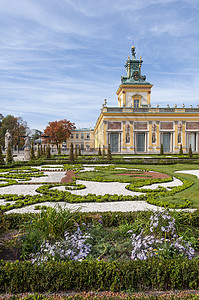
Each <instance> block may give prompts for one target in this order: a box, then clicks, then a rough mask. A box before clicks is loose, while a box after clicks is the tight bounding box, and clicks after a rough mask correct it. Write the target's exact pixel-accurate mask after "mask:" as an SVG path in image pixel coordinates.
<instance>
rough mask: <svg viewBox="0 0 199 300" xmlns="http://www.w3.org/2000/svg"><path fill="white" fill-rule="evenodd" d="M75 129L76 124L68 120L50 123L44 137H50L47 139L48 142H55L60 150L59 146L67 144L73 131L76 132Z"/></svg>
mask: <svg viewBox="0 0 199 300" xmlns="http://www.w3.org/2000/svg"><path fill="white" fill-rule="evenodd" d="M75 128H76V127H75V124H74V123H71V122H70V121H67V120H66V119H64V120H60V121H54V122H48V126H47V127H46V129H45V130H44V135H46V136H49V137H48V138H46V140H47V142H54V143H55V144H56V146H57V149H58V145H59V144H60V143H63V142H65V141H66V140H67V139H68V138H69V137H70V135H71V131H72V130H75Z"/></svg>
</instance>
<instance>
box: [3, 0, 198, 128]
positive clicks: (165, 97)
mask: <svg viewBox="0 0 199 300" xmlns="http://www.w3.org/2000/svg"><path fill="white" fill-rule="evenodd" d="M0 36H1V38H0V66H1V67H0V107H1V110H0V113H2V114H3V115H4V116H6V115H8V114H12V115H14V116H21V117H22V118H23V119H24V120H25V121H27V122H28V125H29V127H30V128H37V129H40V130H43V129H44V128H45V127H46V126H47V123H48V122H49V121H54V120H60V119H64V118H66V119H68V120H70V121H72V122H75V124H76V126H77V128H78V127H90V126H91V127H92V128H94V126H95V123H96V120H97V118H98V116H99V114H100V109H101V106H102V104H103V101H104V98H107V99H108V106H117V96H116V94H115V93H116V90H117V88H118V86H119V84H120V78H121V75H125V68H124V64H125V61H126V59H127V57H128V56H129V55H130V50H131V46H132V45H133V44H134V45H135V46H136V53H137V57H138V58H139V57H140V56H142V59H143V61H144V62H143V67H142V73H143V74H144V75H146V76H147V81H149V82H150V83H152V84H153V85H154V86H153V88H152V106H156V104H157V103H158V104H159V105H160V106H163V107H164V106H166V105H167V104H170V105H171V106H173V105H174V104H175V103H176V104H177V105H178V107H181V106H182V103H184V104H185V106H186V107H189V105H190V104H192V105H193V106H194V107H195V106H196V105H197V104H199V96H198V95H199V1H198V0H180V1H175V0H20V1H18V0H1V5H0Z"/></svg>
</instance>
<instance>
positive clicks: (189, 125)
mask: <svg viewBox="0 0 199 300" xmlns="http://www.w3.org/2000/svg"><path fill="white" fill-rule="evenodd" d="M186 129H187V130H199V122H186Z"/></svg>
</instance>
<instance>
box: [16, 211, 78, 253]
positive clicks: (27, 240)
mask: <svg viewBox="0 0 199 300" xmlns="http://www.w3.org/2000/svg"><path fill="white" fill-rule="evenodd" d="M75 223H76V222H75V220H74V215H73V214H72V212H70V211H69V210H67V209H62V208H61V207H60V206H56V207H55V208H51V207H48V208H47V209H46V210H42V211H41V213H40V214H33V215H32V216H31V220H30V222H27V224H24V225H23V226H22V228H21V230H22V232H23V233H24V234H25V235H23V236H22V256H23V257H26V256H28V255H29V253H30V252H34V251H37V250H38V248H39V247H40V245H41V243H42V242H44V241H49V242H50V243H51V242H55V240H56V239H57V238H63V237H64V234H65V231H66V230H71V229H72V228H74V227H75Z"/></svg>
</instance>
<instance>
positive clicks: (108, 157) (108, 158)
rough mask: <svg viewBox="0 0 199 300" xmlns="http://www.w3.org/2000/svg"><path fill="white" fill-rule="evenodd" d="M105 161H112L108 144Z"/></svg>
mask: <svg viewBox="0 0 199 300" xmlns="http://www.w3.org/2000/svg"><path fill="white" fill-rule="evenodd" d="M107 160H108V161H110V160H112V154H111V145H110V144H108V150H107Z"/></svg>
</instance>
